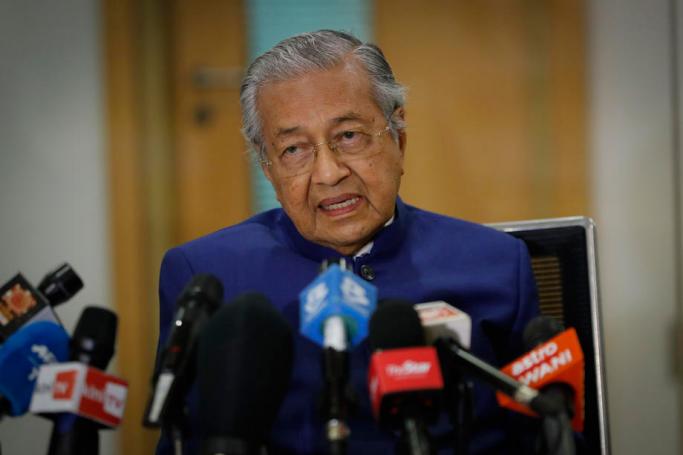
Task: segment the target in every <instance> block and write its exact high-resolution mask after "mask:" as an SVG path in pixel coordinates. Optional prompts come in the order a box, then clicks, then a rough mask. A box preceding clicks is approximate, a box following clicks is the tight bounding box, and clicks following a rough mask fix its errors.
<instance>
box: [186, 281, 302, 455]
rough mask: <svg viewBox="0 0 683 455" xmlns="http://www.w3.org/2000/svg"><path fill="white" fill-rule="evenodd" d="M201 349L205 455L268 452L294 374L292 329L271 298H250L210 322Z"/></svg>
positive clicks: (236, 302)
mask: <svg viewBox="0 0 683 455" xmlns="http://www.w3.org/2000/svg"><path fill="white" fill-rule="evenodd" d="M197 349H198V352H197V385H198V386H199V428H200V430H201V450H200V453H201V454H202V455H214V454H216V455H217V454H223V455H252V454H262V453H265V449H264V447H265V446H266V444H267V439H268V435H269V432H270V429H271V427H272V425H273V422H274V421H275V417H276V416H277V413H278V410H279V408H280V405H281V403H282V400H283V399H284V396H285V393H286V391H287V388H288V387H289V381H290V377H291V374H292V360H293V336H292V329H291V327H290V326H289V324H288V323H287V321H286V320H285V318H284V317H283V316H282V314H280V312H279V311H278V310H277V309H275V308H274V307H273V306H272V305H271V304H270V302H269V301H268V299H267V298H266V297H265V296H263V295H261V294H258V293H246V294H243V295H241V296H239V297H237V298H236V299H235V300H233V301H232V302H230V303H228V304H226V305H224V306H223V307H222V308H221V309H220V310H218V311H217V312H216V314H215V315H214V316H213V318H212V319H211V320H210V321H209V322H207V324H206V326H205V328H204V330H203V331H202V333H201V335H200V336H199V342H198V348H197Z"/></svg>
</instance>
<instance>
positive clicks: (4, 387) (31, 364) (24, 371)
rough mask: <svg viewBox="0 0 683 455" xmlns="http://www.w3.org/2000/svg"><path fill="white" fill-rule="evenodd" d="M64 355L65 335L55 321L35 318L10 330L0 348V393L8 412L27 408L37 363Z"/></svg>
mask: <svg viewBox="0 0 683 455" xmlns="http://www.w3.org/2000/svg"><path fill="white" fill-rule="evenodd" d="M68 358H69V335H68V334H67V333H66V331H65V330H64V328H63V327H62V326H61V325H59V324H56V323H54V322H50V321H37V322H33V323H31V324H28V325H26V326H25V327H22V328H21V329H19V330H17V331H16V332H15V333H13V334H12V336H10V337H9V338H8V339H7V340H6V341H5V343H4V344H3V345H2V346H1V347H0V371H2V375H0V395H2V396H3V397H4V398H5V400H7V402H8V403H9V409H8V414H9V415H11V416H18V415H22V414H24V413H26V412H27V411H28V408H29V405H30V404H31V396H32V395H33V388H34V386H35V382H36V378H37V377H38V370H39V369H40V366H41V365H43V364H45V363H55V362H64V361H66V360H67V359H68Z"/></svg>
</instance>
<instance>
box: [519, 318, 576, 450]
mask: <svg viewBox="0 0 683 455" xmlns="http://www.w3.org/2000/svg"><path fill="white" fill-rule="evenodd" d="M563 331H564V327H563V326H562V323H561V322H560V321H558V320H557V319H555V318H551V317H548V316H538V317H537V318H535V319H533V320H531V321H530V322H529V323H528V324H527V326H526V327H525V328H524V333H523V334H522V340H523V342H524V349H525V350H526V351H531V350H533V349H534V348H535V347H537V346H539V345H541V344H543V343H545V342H546V341H549V340H551V339H552V338H554V337H555V336H556V335H559V334H560V333H562V332H563ZM541 390H542V393H543V394H544V395H545V396H549V397H552V399H554V400H556V401H557V402H559V403H561V409H562V410H561V412H559V413H557V414H556V415H552V416H544V417H543V422H542V424H541V426H542V435H543V438H542V442H541V444H540V445H541V447H540V451H539V453H544V454H548V455H573V454H575V453H576V443H575V441H574V433H573V431H572V426H571V420H572V418H573V417H574V414H575V412H576V409H575V406H574V400H575V391H574V389H573V388H572V387H571V386H570V385H569V384H568V383H562V382H552V383H550V384H548V385H546V386H544V387H543V388H542V389H541Z"/></svg>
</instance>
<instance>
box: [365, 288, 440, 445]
mask: <svg viewBox="0 0 683 455" xmlns="http://www.w3.org/2000/svg"><path fill="white" fill-rule="evenodd" d="M369 337H370V346H371V348H372V349H373V351H375V352H374V353H373V354H372V357H371V359H370V367H369V371H368V384H369V390H370V401H371V403H372V410H373V414H374V415H375V418H376V419H377V420H378V421H379V423H380V425H381V426H383V427H388V428H390V429H394V430H399V432H400V438H399V441H398V444H397V448H396V450H397V453H399V454H411V455H422V454H433V453H435V448H434V447H433V445H432V442H431V440H430V439H431V438H430V435H429V433H428V431H427V427H426V424H427V423H428V422H431V421H434V420H435V419H436V417H437V416H438V412H439V406H438V403H439V399H440V394H441V391H442V389H443V378H442V376H441V369H440V366H439V360H438V356H437V353H436V350H435V349H434V348H433V347H431V346H429V347H428V346H424V344H425V338H424V334H423V331H422V326H421V324H420V319H419V317H418V315H417V312H416V311H415V310H414V309H413V307H412V305H411V304H410V303H408V302H404V301H400V300H387V301H383V302H381V303H380V305H379V307H378V308H377V311H375V313H374V314H373V315H372V318H371V319H370V335H369Z"/></svg>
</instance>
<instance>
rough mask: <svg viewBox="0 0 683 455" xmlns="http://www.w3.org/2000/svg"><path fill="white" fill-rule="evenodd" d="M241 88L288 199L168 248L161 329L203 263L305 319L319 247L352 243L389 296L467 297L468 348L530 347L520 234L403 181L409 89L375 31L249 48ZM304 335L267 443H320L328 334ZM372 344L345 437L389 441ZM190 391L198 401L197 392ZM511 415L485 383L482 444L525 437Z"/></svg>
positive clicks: (262, 152)
mask: <svg viewBox="0 0 683 455" xmlns="http://www.w3.org/2000/svg"><path fill="white" fill-rule="evenodd" d="M241 104H242V115H243V123H244V128H243V132H244V134H245V136H246V138H247V141H248V142H249V144H250V145H251V146H252V148H253V150H254V153H255V154H256V155H257V157H258V159H259V160H260V163H261V166H262V169H263V172H264V174H265V176H266V177H267V178H268V180H269V181H270V182H271V184H272V185H273V188H274V189H275V192H276V194H277V198H278V200H279V201H280V203H281V204H282V209H275V210H270V211H267V212H265V213H261V214H258V215H256V216H254V217H253V218H250V219H248V220H246V221H244V222H242V223H240V224H238V225H235V226H232V227H228V228H225V229H222V230H220V231H218V232H215V233H213V234H210V235H208V236H205V237H202V238H200V239H197V240H194V241H191V242H189V243H187V244H184V245H181V246H178V247H176V248H173V249H171V250H170V251H169V252H168V253H167V254H166V256H165V258H164V261H163V264H162V266H161V278H160V299H161V335H160V342H161V343H163V342H164V340H165V339H166V337H167V335H168V329H169V325H170V321H171V315H172V309H173V305H174V302H175V300H176V298H177V296H178V294H179V293H180V291H181V290H182V288H183V287H184V286H185V284H186V283H187V282H188V280H189V279H190V278H191V277H192V276H193V275H194V274H197V273H211V274H213V275H215V276H217V277H218V278H219V279H220V280H221V281H222V282H223V285H224V288H225V291H226V300H230V299H232V298H233V297H234V296H236V295H238V294H240V293H242V292H245V291H259V292H262V293H263V294H265V295H266V296H267V297H268V298H269V299H270V300H271V301H272V303H273V304H274V305H275V306H276V307H277V308H278V309H279V310H280V311H281V312H282V313H283V314H284V316H285V317H286V318H287V319H288V320H289V322H290V323H291V325H292V326H293V327H294V328H298V326H299V316H298V315H299V311H298V306H299V304H298V293H299V292H300V291H301V290H302V289H303V288H304V287H305V286H306V285H307V284H308V283H309V282H310V281H312V280H313V279H314V278H315V277H316V275H317V273H318V270H319V267H320V264H321V261H323V260H325V259H328V258H335V257H345V258H346V259H347V261H348V262H350V263H351V264H352V265H353V270H354V271H355V272H356V273H358V274H359V275H360V276H361V277H362V278H363V279H365V280H368V281H371V282H372V283H373V284H374V285H375V286H376V287H377V289H378V292H379V297H380V298H401V299H406V300H409V301H412V302H425V301H433V300H444V301H447V302H449V303H451V304H453V305H454V306H457V307H458V308H460V309H462V310H463V311H465V312H467V313H469V314H470V316H471V317H472V324H473V326H472V350H473V351H474V352H475V353H476V354H477V355H478V356H480V357H481V358H483V359H486V360H487V361H489V362H491V363H494V364H497V365H501V364H503V363H504V362H507V361H509V360H511V359H513V358H514V357H515V356H516V355H518V354H520V353H521V346H520V338H521V336H520V333H521V331H522V330H523V328H524V326H525V324H526V322H527V321H528V320H529V319H531V318H532V317H533V316H535V314H536V313H537V305H536V300H535V285H534V283H533V278H532V274H531V269H530V266H529V259H528V255H527V252H526V250H525V247H524V245H523V244H522V243H521V242H520V241H517V240H514V239H513V238H512V237H509V236H507V235H505V234H501V233H498V232H496V231H494V230H491V229H488V228H486V227H482V226H479V225H476V224H472V223H468V222H465V221H461V220H457V219H453V218H449V217H445V216H441V215H437V214H434V213H429V212H426V211H423V210H420V209H417V208H415V207H411V206H410V205H407V204H405V203H404V202H403V201H402V200H401V199H400V198H399V197H398V191H399V186H400V183H401V176H402V175H403V172H404V156H405V153H406V130H405V124H404V119H405V111H404V90H403V88H402V87H401V85H399V84H398V83H397V82H396V80H395V79H394V75H393V73H392V71H391V68H390V67H389V64H388V63H387V61H386V60H385V58H384V55H383V54H382V52H381V51H380V49H379V48H378V47H376V46H374V45H372V44H364V43H362V42H361V41H359V40H358V39H356V38H355V37H353V36H350V35H348V34H345V33H340V32H336V31H329V30H322V31H318V32H314V33H305V34H302V35H298V36H294V37H292V38H288V39H286V40H284V41H282V42H281V43H279V44H278V45H277V46H275V47H274V48H273V49H271V50H270V51H268V52H266V53H265V54H263V55H262V56H260V57H259V58H257V59H256V60H255V61H254V62H253V63H252V64H251V66H250V67H249V69H248V71H247V74H246V77H245V79H244V82H243V85H242V91H241ZM264 336H267V334H264ZM295 338H296V339H295V353H294V368H293V376H292V380H291V384H290V388H289V391H288V393H287V395H286V397H285V400H284V402H283V404H282V407H281V409H280V412H279V414H278V418H277V420H276V422H275V425H274V428H273V430H272V434H271V441H270V448H271V453H302V454H313V453H322V452H325V450H326V445H325V442H324V432H323V429H322V422H321V420H320V417H319V415H318V409H317V403H318V394H319V392H320V390H321V388H322V378H321V368H320V363H319V362H320V348H319V347H318V346H316V345H314V344H313V343H312V342H310V341H308V340H306V339H304V338H303V337H302V336H299V335H297V336H296V337H295ZM369 356H370V353H369V349H368V347H367V344H366V343H363V344H361V345H360V346H359V347H357V348H356V349H354V351H353V352H352V357H351V365H352V372H351V378H350V381H351V383H352V386H353V388H354V389H355V390H356V392H357V393H358V394H359V401H360V403H359V406H360V409H359V411H358V413H357V415H355V416H354V417H353V418H352V419H351V420H350V426H351V435H350V440H349V453H381V452H384V453H386V452H387V451H391V450H392V448H393V445H394V437H393V435H391V434H388V433H385V432H382V431H380V430H379V429H378V428H377V426H376V424H375V423H374V422H373V420H372V417H371V413H370V405H369V400H368V392H367V382H366V381H367V377H366V376H367V365H368V359H369ZM189 401H190V409H191V414H192V413H193V412H196V411H193V409H195V408H194V406H195V405H196V403H194V402H195V401H196V399H194V398H193V397H191V398H190V400H189ZM509 417H510V416H509V415H507V414H506V412H505V411H503V410H501V409H499V408H498V406H497V405H496V404H495V398H494V394H493V392H492V391H491V390H489V389H488V388H487V387H486V386H475V420H474V425H473V427H474V432H473V434H472V441H471V451H472V453H509V452H514V451H515V450H513V449H511V447H514V446H515V444H517V439H518V438H516V437H511V436H510V434H509V433H510V432H509V431H508V432H506V431H504V430H503V428H504V427H505V426H506V425H507V422H508V420H507V419H508V418H509ZM195 434H196V433H195ZM161 445H162V446H163V445H164V444H163V441H162V444H161Z"/></svg>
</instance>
